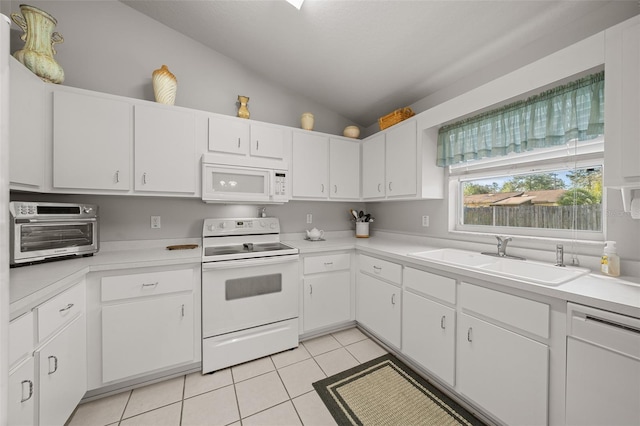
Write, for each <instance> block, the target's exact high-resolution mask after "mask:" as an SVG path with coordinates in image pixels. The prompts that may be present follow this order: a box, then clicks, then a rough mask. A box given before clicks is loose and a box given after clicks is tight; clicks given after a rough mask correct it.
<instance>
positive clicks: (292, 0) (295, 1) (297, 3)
mask: <svg viewBox="0 0 640 426" xmlns="http://www.w3.org/2000/svg"><path fill="white" fill-rule="evenodd" d="M303 2H304V0H287V3H289V4H290V5H292V6H293V7H295V8H296V9H298V10H300V8H301V7H302V3H303Z"/></svg>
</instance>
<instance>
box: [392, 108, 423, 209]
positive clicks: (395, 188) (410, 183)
mask: <svg viewBox="0 0 640 426" xmlns="http://www.w3.org/2000/svg"><path fill="white" fill-rule="evenodd" d="M416 154H417V148H416V122H415V121H414V120H412V121H409V122H407V123H402V124H401V125H395V126H393V127H392V128H391V130H389V132H388V133H387V135H386V148H385V159H386V183H387V185H386V186H387V188H386V192H387V197H406V196H412V195H416V186H417V165H416V164H417V161H416V156H417V155H416Z"/></svg>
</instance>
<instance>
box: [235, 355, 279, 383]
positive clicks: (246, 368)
mask: <svg viewBox="0 0 640 426" xmlns="http://www.w3.org/2000/svg"><path fill="white" fill-rule="evenodd" d="M275 369H276V367H275V366H274V365H273V361H271V357H269V356H266V357H264V358H260V359H256V360H255V361H249V362H245V363H244V364H240V365H236V366H234V367H231V373H232V374H233V382H234V383H238V382H241V381H243V380H247V379H250V378H252V377H256V376H259V375H260V374H264V373H268V372H269V371H273V370H275Z"/></svg>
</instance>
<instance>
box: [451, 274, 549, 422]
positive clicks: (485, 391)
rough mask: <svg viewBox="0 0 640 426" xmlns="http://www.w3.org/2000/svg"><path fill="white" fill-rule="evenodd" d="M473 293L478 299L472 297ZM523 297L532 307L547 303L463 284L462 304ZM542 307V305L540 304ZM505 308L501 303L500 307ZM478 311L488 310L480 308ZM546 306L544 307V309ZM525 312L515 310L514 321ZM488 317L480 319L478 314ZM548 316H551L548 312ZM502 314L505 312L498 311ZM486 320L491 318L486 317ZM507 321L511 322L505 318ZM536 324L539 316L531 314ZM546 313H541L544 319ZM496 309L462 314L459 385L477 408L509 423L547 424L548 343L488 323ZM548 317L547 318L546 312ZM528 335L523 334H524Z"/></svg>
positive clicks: (458, 353)
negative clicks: (535, 316)
mask: <svg viewBox="0 0 640 426" xmlns="http://www.w3.org/2000/svg"><path fill="white" fill-rule="evenodd" d="M471 296H473V299H471V298H470V297H471ZM494 297H495V300H502V301H505V299H503V298H508V299H512V301H513V303H517V302H518V301H519V302H521V303H524V304H526V305H531V307H532V308H534V310H535V308H537V307H544V306H546V305H544V304H542V303H539V302H535V301H532V300H527V299H524V298H520V297H517V296H513V295H509V294H505V293H501V292H497V291H494V290H489V289H486V288H482V287H478V286H473V285H471V284H467V283H462V285H461V295H460V302H461V303H460V304H461V306H462V308H463V310H464V309H465V306H466V305H467V303H468V305H469V306H473V307H474V308H476V307H479V306H480V307H481V306H484V305H486V306H490V304H489V303H474V302H475V301H477V300H483V301H485V302H489V301H490V300H491V299H492V298H494ZM538 305H542V306H538ZM495 306H496V308H497V309H496V310H497V311H499V310H500V306H499V305H497V304H496V305H495ZM478 311H483V309H482V308H479V309H478ZM543 311H544V309H542V312H543ZM521 312H522V311H520V312H517V311H514V312H513V314H511V315H512V316H513V317H514V321H513V322H517V318H515V317H517V316H519V315H521ZM474 314H477V315H478V316H482V317H484V318H483V319H480V318H479V317H476V316H475V315H474ZM547 315H548V314H547ZM498 316H500V315H498ZM485 319H486V320H485ZM502 319H504V320H505V321H504V324H510V323H511V322H512V321H510V320H509V318H508V317H506V316H503V317H502ZM530 319H531V322H536V321H535V319H536V318H530ZM543 319H544V317H543V316H542V314H541V316H540V320H541V321H542V320H543ZM490 320H491V312H490V311H489V310H486V311H483V312H477V311H476V312H473V314H472V313H471V312H470V313H464V312H463V313H460V315H459V316H458V337H457V363H456V373H457V374H456V382H457V383H456V389H457V391H458V392H460V393H461V394H462V395H464V396H465V397H468V398H469V399H471V400H473V401H474V402H475V403H477V404H478V406H480V407H482V408H483V409H484V410H486V411H487V412H489V413H491V414H492V415H493V416H495V417H496V418H498V419H500V420H501V421H502V422H504V423H505V424H509V425H546V424H548V404H549V347H548V346H547V345H546V344H543V343H540V342H538V341H536V340H533V339H531V338H529V337H525V336H524V335H521V334H519V333H516V332H514V331H511V330H507V329H506V328H503V327H501V326H499V325H497V324H492V323H491V322H489V321H490ZM547 320H548V316H547ZM523 334H524V333H523Z"/></svg>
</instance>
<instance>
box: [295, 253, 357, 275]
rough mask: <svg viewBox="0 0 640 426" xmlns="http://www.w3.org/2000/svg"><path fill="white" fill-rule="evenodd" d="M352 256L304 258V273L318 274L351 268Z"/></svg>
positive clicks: (336, 255) (335, 255) (345, 254)
mask: <svg viewBox="0 0 640 426" xmlns="http://www.w3.org/2000/svg"><path fill="white" fill-rule="evenodd" d="M350 259H351V255H349V254H348V253H343V254H332V255H326V256H312V257H305V258H304V273H305V275H308V274H317V273H319V272H331V271H341V270H343V269H349V268H350V266H351V261H350Z"/></svg>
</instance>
